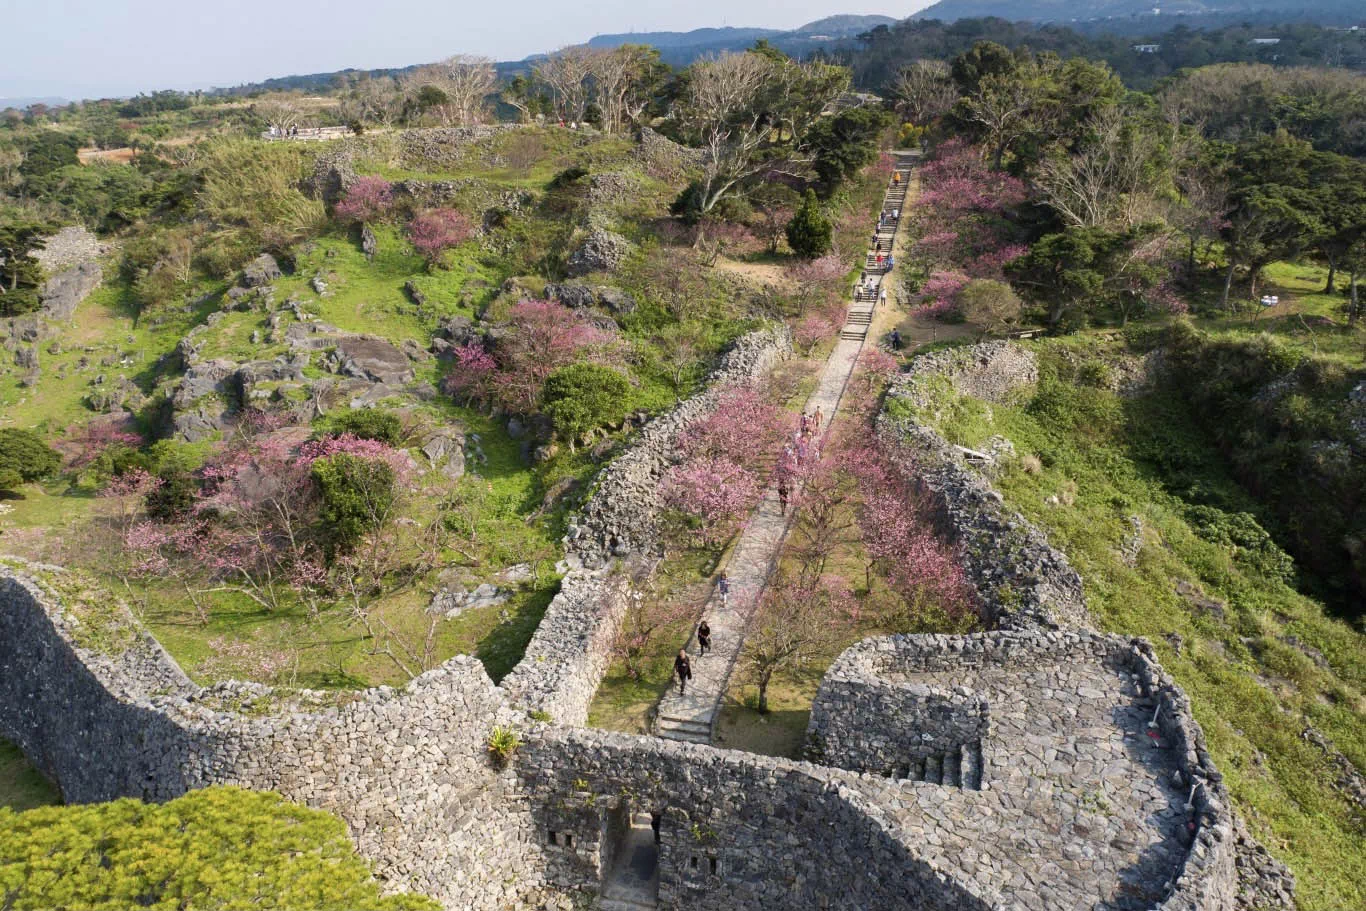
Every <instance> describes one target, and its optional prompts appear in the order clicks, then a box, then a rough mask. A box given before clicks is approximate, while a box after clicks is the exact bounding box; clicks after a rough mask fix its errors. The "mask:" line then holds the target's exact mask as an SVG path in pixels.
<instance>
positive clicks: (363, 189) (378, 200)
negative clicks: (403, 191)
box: [335, 177, 394, 224]
mask: <svg viewBox="0 0 1366 911" xmlns="http://www.w3.org/2000/svg"><path fill="white" fill-rule="evenodd" d="M393 208H394V188H393V187H392V186H391V185H390V183H389V181H387V180H385V179H384V178H383V177H361V178H359V179H357V180H356V181H355V183H353V184H351V186H349V187H347V188H346V198H345V199H343V200H342V201H341V202H339V203H337V207H336V210H335V211H336V213H337V217H339V218H344V219H346V220H348V221H355V222H360V223H361V224H365V223H366V222H370V221H375V220H377V219H380V218H383V217H384V216H385V215H388V214H389V213H390V212H392V211H393Z"/></svg>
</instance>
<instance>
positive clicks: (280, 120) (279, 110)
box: [254, 98, 303, 133]
mask: <svg viewBox="0 0 1366 911" xmlns="http://www.w3.org/2000/svg"><path fill="white" fill-rule="evenodd" d="M254 108H255V110H256V113H257V114H260V115H261V117H262V118H263V119H264V120H265V122H266V126H269V127H274V128H275V129H276V130H277V131H278V132H280V133H286V132H288V131H289V129H290V128H291V127H296V126H298V125H299V123H300V121H302V120H303V113H302V112H301V111H300V110H299V108H298V106H297V105H295V104H294V103H293V102H292V101H288V100H286V99H283V98H269V99H266V100H264V101H258V102H257V103H256V104H255V105H254Z"/></svg>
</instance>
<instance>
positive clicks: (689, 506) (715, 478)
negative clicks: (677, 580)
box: [661, 457, 761, 547]
mask: <svg viewBox="0 0 1366 911" xmlns="http://www.w3.org/2000/svg"><path fill="white" fill-rule="evenodd" d="M661 492H662V495H663V500H664V504H665V505H666V506H668V507H669V508H670V509H673V510H675V511H677V512H678V513H679V514H680V516H682V517H683V519H684V522H683V526H684V530H685V531H686V533H687V534H688V535H689V536H690V537H691V538H692V539H693V541H694V542H695V543H697V544H699V545H701V546H703V547H719V546H721V545H722V544H724V543H725V542H726V541H727V540H729V539H730V537H731V536H732V535H733V534H735V532H736V531H737V530H738V528H739V527H740V524H741V523H742V522H743V521H744V518H745V516H746V515H748V513H749V511H750V509H752V508H753V507H754V504H755V503H757V502H758V501H759V495H760V492H761V491H760V488H759V482H758V481H757V480H755V477H754V475H752V474H751V473H750V472H748V471H746V470H745V469H744V468H742V467H740V466H739V465H737V464H735V463H734V462H732V461H731V460H729V459H726V458H713V457H702V458H694V459H691V460H689V461H687V462H684V463H683V464H681V465H675V466H674V467H672V468H670V469H669V470H668V471H667V472H665V474H664V481H663V484H662V485H661Z"/></svg>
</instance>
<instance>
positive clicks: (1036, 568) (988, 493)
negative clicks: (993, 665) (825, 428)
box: [877, 342, 1089, 629]
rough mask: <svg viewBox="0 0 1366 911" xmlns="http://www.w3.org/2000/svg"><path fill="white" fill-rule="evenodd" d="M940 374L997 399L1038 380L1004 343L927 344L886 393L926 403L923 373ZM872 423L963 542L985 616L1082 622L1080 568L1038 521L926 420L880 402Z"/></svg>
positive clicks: (1031, 622) (919, 405)
mask: <svg viewBox="0 0 1366 911" xmlns="http://www.w3.org/2000/svg"><path fill="white" fill-rule="evenodd" d="M936 377H947V378H948V379H949V380H950V381H951V382H952V383H953V387H954V389H955V390H956V391H957V392H960V393H962V394H966V395H973V396H976V397H979V398H984V399H986V400H988V401H996V402H1000V401H1003V400H1005V398H1006V397H1007V396H1009V395H1010V394H1011V393H1012V392H1013V391H1014V390H1016V389H1018V388H1020V387H1021V386H1023V385H1026V384H1029V383H1033V382H1035V381H1036V380H1037V379H1038V370H1037V367H1036V366H1035V364H1034V357H1033V354H1032V353H1030V352H1028V351H1026V350H1024V349H1021V348H1019V347H1018V346H1015V345H1010V344H1008V343H1006V342H990V343H986V344H982V345H973V346H971V347H969V348H957V349H950V350H948V351H941V352H935V353H933V354H930V355H927V356H925V357H922V358H917V359H916V360H915V361H913V362H912V365H911V371H910V372H909V373H907V374H905V375H903V376H900V377H898V378H897V380H896V381H895V382H894V383H893V385H892V388H891V389H890V390H888V393H887V396H888V402H889V403H891V402H895V401H898V400H899V401H901V402H903V403H905V404H907V405H909V406H911V408H913V409H917V410H922V409H927V408H930V407H932V406H933V403H932V402H931V401H930V400H929V399H928V398H927V396H926V386H925V384H926V383H927V381H929V382H932V381H933V378H936ZM877 432H878V434H879V436H881V437H882V438H883V439H884V440H886V441H888V442H889V443H891V444H892V446H890V447H889V451H891V452H893V453H894V457H893V461H894V462H895V463H896V464H897V466H898V468H899V469H900V470H901V471H902V472H903V474H904V475H905V476H906V477H908V478H910V479H912V480H913V481H914V482H915V483H916V484H917V485H918V486H919V487H920V488H921V489H923V490H925V491H927V492H928V493H929V494H930V496H931V498H932V499H933V501H934V502H935V503H936V505H937V506H938V508H939V511H940V513H941V516H942V518H943V520H944V523H945V524H946V526H947V527H948V528H949V529H950V530H951V532H952V534H953V537H954V539H955V541H956V542H957V543H958V545H959V546H960V548H961V549H962V562H963V568H964V570H965V571H966V572H967V576H968V580H969V581H970V582H971V583H972V585H973V587H974V588H975V589H976V591H977V594H978V597H979V599H980V601H981V604H982V607H983V614H984V618H985V619H986V620H987V621H988V622H990V623H994V624H995V625H996V626H998V627H1000V628H1002V629H1026V628H1030V627H1033V626H1039V625H1042V626H1049V627H1059V626H1085V625H1088V622H1089V621H1088V618H1087V613H1086V604H1085V599H1084V597H1083V594H1082V584H1081V576H1079V575H1078V574H1077V572H1076V570H1074V569H1073V568H1072V566H1071V564H1070V563H1068V561H1067V557H1065V556H1064V555H1063V554H1062V553H1061V552H1059V551H1058V550H1056V549H1054V548H1053V547H1052V546H1050V545H1049V543H1048V539H1047V538H1046V537H1045V536H1044V534H1043V532H1041V531H1040V530H1039V529H1038V528H1037V527H1035V526H1034V525H1033V524H1032V523H1030V522H1029V521H1028V520H1027V519H1025V518H1024V517H1023V516H1021V515H1020V514H1019V513H1017V512H1014V511H1013V510H1011V509H1009V508H1007V507H1006V506H1005V504H1004V503H1003V502H1002V499H1001V495H1000V494H999V493H997V492H996V491H994V490H992V489H991V485H990V484H989V483H988V482H987V481H986V479H985V478H983V477H982V475H981V474H980V473H979V472H977V471H974V470H973V469H971V468H969V467H968V466H966V465H965V464H963V462H962V460H961V457H960V456H959V454H958V453H957V452H956V451H955V450H954V448H953V447H952V446H950V445H949V443H948V441H946V440H945V439H944V438H943V437H941V436H940V435H939V434H938V433H936V432H935V431H934V430H933V428H931V427H929V426H927V425H926V424H925V423H922V422H920V421H919V420H916V419H914V418H905V417H902V418H897V417H893V416H892V415H891V414H890V413H889V412H888V411H887V410H886V409H885V408H884V410H883V412H882V414H881V415H880V416H879V418H878V423H877Z"/></svg>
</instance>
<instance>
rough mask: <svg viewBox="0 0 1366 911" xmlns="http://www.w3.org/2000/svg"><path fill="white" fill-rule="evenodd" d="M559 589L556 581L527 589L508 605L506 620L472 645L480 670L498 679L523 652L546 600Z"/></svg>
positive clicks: (534, 629)
mask: <svg viewBox="0 0 1366 911" xmlns="http://www.w3.org/2000/svg"><path fill="white" fill-rule="evenodd" d="M559 590H560V587H559V585H555V586H554V587H551V588H543V589H540V590H537V591H534V592H531V593H530V594H529V595H528V596H527V597H526V598H524V599H523V600H522V602H521V604H520V605H519V606H518V607H516V608H513V609H512V611H513V612H512V615H511V616H510V617H509V619H508V620H507V622H505V623H499V624H498V625H497V626H495V627H494V628H493V629H491V630H490V631H489V632H488V633H487V634H486V635H485V636H484V637H483V638H482V639H480V640H479V645H478V646H477V647H476V649H475V652H474V655H475V657H476V658H478V659H479V660H480V661H482V662H483V664H484V670H486V671H488V675H489V677H490V678H491V679H492V680H493V682H494V683H498V682H499V681H501V680H502V679H503V678H504V677H506V676H507V675H508V674H510V673H512V669H513V668H514V667H516V666H517V664H518V663H519V662H520V661H521V660H522V658H523V657H525V656H526V647H527V645H528V643H530V642H531V637H532V636H534V635H536V628H537V627H538V626H540V625H541V618H542V617H544V616H545V611H546V608H547V607H549V606H550V601H551V599H553V598H554V597H555V594H556V593H557V592H558V591H559Z"/></svg>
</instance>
